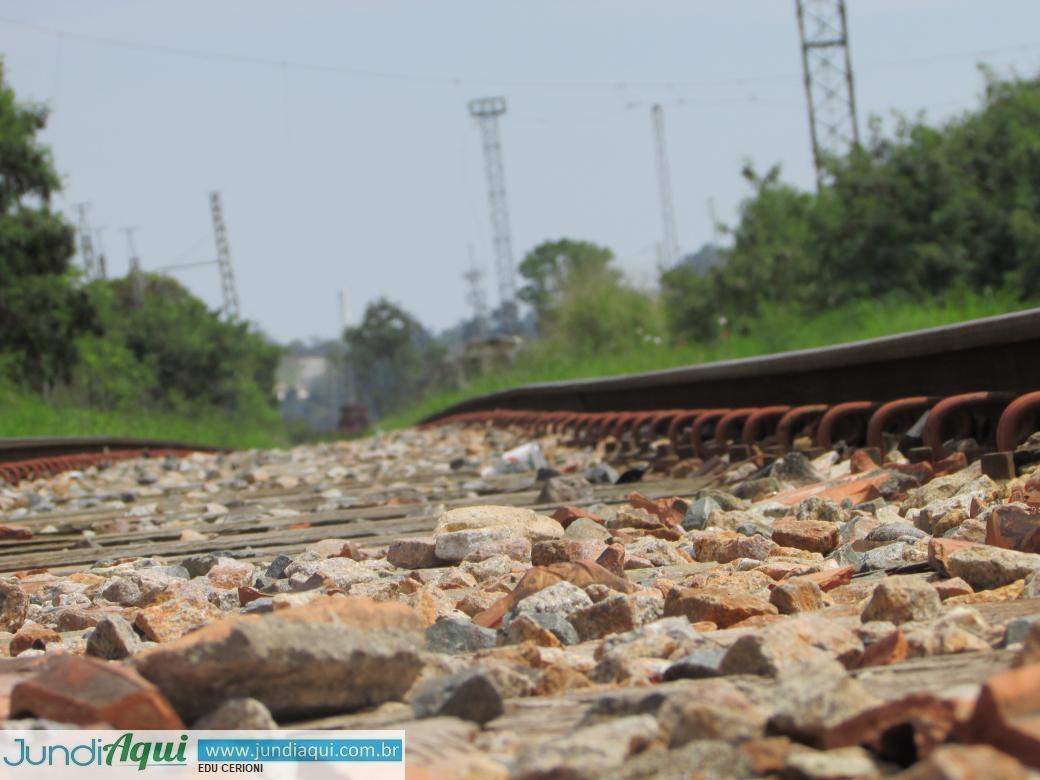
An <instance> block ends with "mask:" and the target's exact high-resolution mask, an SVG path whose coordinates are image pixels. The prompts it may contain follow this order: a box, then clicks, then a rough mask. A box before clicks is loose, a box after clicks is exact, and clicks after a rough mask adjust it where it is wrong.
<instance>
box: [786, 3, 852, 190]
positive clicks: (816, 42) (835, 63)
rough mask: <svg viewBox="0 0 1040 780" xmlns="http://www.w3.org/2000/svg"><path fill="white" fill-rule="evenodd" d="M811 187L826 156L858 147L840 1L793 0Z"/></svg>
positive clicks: (820, 177) (822, 174)
mask: <svg viewBox="0 0 1040 780" xmlns="http://www.w3.org/2000/svg"><path fill="white" fill-rule="evenodd" d="M795 7H796V10H797V12H798V33H799V35H800V36H801V41H802V72H803V75H804V77H805V97H806V101H807V103H808V106H809V135H810V138H811V140H812V152H813V162H814V164H815V165H816V186H817V187H821V186H823V185H824V184H825V183H826V181H825V179H826V171H825V164H826V159H827V157H828V156H831V155H837V154H842V153H845V152H847V151H848V150H849V148H850V147H854V146H858V145H859V125H858V122H857V120H856V93H855V90H854V89H853V79H852V60H851V59H850V57H849V28H848V21H847V19H846V16H845V0H795Z"/></svg>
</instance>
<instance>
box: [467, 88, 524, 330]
mask: <svg viewBox="0 0 1040 780" xmlns="http://www.w3.org/2000/svg"><path fill="white" fill-rule="evenodd" d="M505 112H506V99H505V98H503V97H487V98H478V99H476V100H471V101H470V102H469V113H470V116H472V117H473V118H474V119H476V120H477V123H478V124H479V125H480V134H481V136H482V138H483V141H484V166H485V171H486V175H487V188H488V211H489V212H490V214H491V236H492V239H493V241H494V246H495V271H496V273H497V276H498V297H499V303H500V304H501V305H502V307H503V309H505V310H511V309H512V307H513V306H514V305H515V303H514V299H515V297H516V277H515V275H514V269H513V240H512V238H511V237H510V234H509V206H508V204H507V203H506V175H505V168H504V166H503V164H502V140H501V138H500V137H499V133H498V118H499V117H500V116H502V114H504V113H505ZM512 324H513V323H510V325H511V326H512Z"/></svg>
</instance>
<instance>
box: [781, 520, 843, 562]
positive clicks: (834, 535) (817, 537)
mask: <svg viewBox="0 0 1040 780" xmlns="http://www.w3.org/2000/svg"><path fill="white" fill-rule="evenodd" d="M773 541H774V542H776V543H777V544H780V545H783V546H785V547H797V548H798V549H799V550H809V551H810V552H818V553H822V554H823V555H827V554H828V553H829V552H831V551H832V550H833V549H834V548H835V547H837V546H838V526H837V525H836V524H834V523H828V522H826V521H824V520H796V519H794V518H793V517H784V518H781V519H779V520H777V521H776V522H775V523H774V524H773Z"/></svg>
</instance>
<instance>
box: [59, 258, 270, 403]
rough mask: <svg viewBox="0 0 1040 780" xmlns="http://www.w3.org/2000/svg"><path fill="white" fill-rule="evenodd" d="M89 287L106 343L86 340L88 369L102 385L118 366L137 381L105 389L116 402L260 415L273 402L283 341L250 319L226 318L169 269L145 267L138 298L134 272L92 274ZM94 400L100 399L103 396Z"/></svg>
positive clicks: (83, 344) (92, 379) (94, 383)
mask: <svg viewBox="0 0 1040 780" xmlns="http://www.w3.org/2000/svg"><path fill="white" fill-rule="evenodd" d="M88 289H89V291H90V296H91V303H92V305H93V306H94V308H95V310H96V311H97V312H98V317H99V320H100V322H101V324H102V327H103V330H104V339H103V343H102V344H98V343H97V342H96V341H94V340H84V341H81V344H80V349H81V351H82V352H83V353H84V354H85V355H87V356H88V357H89V359H85V360H84V361H83V362H84V364H85V365H84V369H83V373H84V375H85V377H86V379H85V380H84V381H85V382H90V383H91V384H90V385H89V386H90V387H95V388H97V387H104V385H103V384H101V383H102V382H103V381H104V377H105V375H106V374H110V373H114V372H117V371H118V372H119V373H121V374H124V375H127V376H132V377H133V381H132V382H130V383H127V384H126V385H123V386H122V388H121V389H120V388H112V387H109V388H108V389H107V393H108V397H110V398H113V399H114V400H115V401H116V402H117V403H118V402H126V401H131V400H140V401H143V402H147V403H150V404H153V405H157V406H165V407H173V408H181V409H185V408H186V407H187V406H191V405H195V406H199V407H211V408H212V407H216V408H219V409H221V410H223V411H225V412H228V413H234V414H251V415H254V416H256V415H263V414H265V413H266V412H267V411H268V410H270V409H273V405H274V396H273V388H274V376H275V370H276V368H277V364H278V359H279V356H280V354H281V349H280V348H279V347H277V346H275V345H273V344H271V343H270V342H269V341H268V340H267V339H266V338H264V337H263V336H262V335H261V334H259V333H257V332H255V331H254V330H253V329H252V328H251V327H250V326H249V325H248V324H247V323H243V322H239V323H232V322H228V321H226V320H224V319H221V318H220V317H219V316H218V315H217V313H216V312H213V311H210V310H209V309H208V308H207V307H206V305H205V304H204V303H203V302H202V301H201V300H199V299H198V298H196V297H195V296H193V295H192V294H191V293H190V292H188V290H187V289H185V288H184V287H183V286H182V285H181V284H180V283H178V282H177V281H176V280H174V279H171V278H169V277H165V276H158V275H151V274H148V275H145V277H144V279H143V285H142V293H143V295H142V297H141V300H140V302H138V301H137V300H136V298H135V293H134V289H133V281H132V280H130V279H128V278H122V279H114V280H112V281H99V282H94V283H93V284H91V285H90V286H89V288H88ZM128 357H129V358H132V361H130V362H128ZM88 369H89V373H88ZM109 381H111V380H109ZM90 400H92V401H93V402H94V403H97V402H98V397H97V396H96V395H93V396H92V397H91V399H90Z"/></svg>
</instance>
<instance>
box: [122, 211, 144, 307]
mask: <svg viewBox="0 0 1040 780" xmlns="http://www.w3.org/2000/svg"><path fill="white" fill-rule="evenodd" d="M123 232H124V233H126V246H127V249H128V250H129V252H130V270H129V272H128V273H127V278H128V279H129V280H130V285H131V289H132V291H133V296H134V306H140V305H141V304H142V303H144V274H143V273H142V272H141V258H139V257H138V256H137V247H135V246H134V233H136V232H137V227H136V226H131V227H125V228H123Z"/></svg>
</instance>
